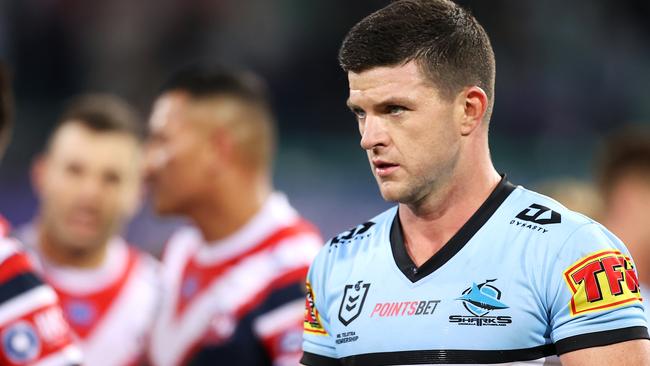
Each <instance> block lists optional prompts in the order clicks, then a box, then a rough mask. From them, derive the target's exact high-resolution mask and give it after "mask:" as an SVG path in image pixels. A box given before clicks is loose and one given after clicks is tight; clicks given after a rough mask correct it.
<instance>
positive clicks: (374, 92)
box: [348, 62, 462, 204]
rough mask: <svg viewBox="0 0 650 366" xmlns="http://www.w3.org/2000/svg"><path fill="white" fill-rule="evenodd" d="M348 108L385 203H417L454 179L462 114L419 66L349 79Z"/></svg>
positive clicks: (378, 70)
mask: <svg viewBox="0 0 650 366" xmlns="http://www.w3.org/2000/svg"><path fill="white" fill-rule="evenodd" d="M348 80H349V85H350V97H349V99H348V106H349V107H350V109H351V110H352V111H353V113H354V114H355V115H356V117H357V120H358V123H359V131H360V133H361V147H362V148H363V149H364V150H366V152H367V154H368V160H369V161H370V167H371V169H372V173H373V175H374V176H375V178H376V180H377V183H378V184H379V189H380V191H381V194H382V196H383V198H384V199H386V200H388V201H397V202H400V203H406V204H409V203H417V202H419V201H421V200H422V199H424V198H425V197H427V196H428V195H429V194H430V193H431V192H433V191H435V189H436V188H437V187H438V186H439V185H440V184H443V183H444V182H445V180H446V179H447V178H449V177H450V176H451V173H452V172H453V170H454V167H455V166H456V163H457V161H458V157H459V150H460V137H461V134H460V132H459V127H458V123H456V119H457V118H459V113H460V111H462V109H461V110H460V111H459V109H458V108H457V104H455V103H454V101H453V100H446V99H443V98H442V97H441V96H440V95H439V94H438V91H437V89H436V88H435V87H434V86H433V84H432V83H431V82H430V81H429V80H428V79H427V78H426V77H425V76H424V75H423V74H422V73H421V71H420V69H419V67H418V66H417V64H416V63H415V62H409V63H407V64H404V65H401V66H395V67H376V68H372V69H369V70H367V71H363V72H360V73H353V72H350V73H348Z"/></svg>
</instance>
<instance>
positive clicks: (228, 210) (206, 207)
mask: <svg viewBox="0 0 650 366" xmlns="http://www.w3.org/2000/svg"><path fill="white" fill-rule="evenodd" d="M221 192H224V194H221ZM271 192H272V188H271V186H270V184H267V183H266V182H265V183H264V184H256V185H254V186H253V187H250V186H249V187H246V186H241V185H240V186H239V187H238V189H234V188H233V189H232V190H220V192H216V191H215V192H214V194H213V195H211V196H210V197H207V196H206V197H204V199H203V200H202V203H201V204H200V205H196V207H195V208H194V210H193V211H192V212H191V213H189V216H190V217H191V219H192V220H193V221H194V223H195V224H196V226H197V227H198V228H199V230H200V231H201V233H202V234H203V238H204V240H205V241H206V243H212V242H215V241H218V240H221V239H224V238H226V237H228V236H230V235H232V234H234V233H235V232H237V231H238V230H240V229H241V228H242V227H244V226H245V225H246V224H247V223H248V222H249V221H250V220H251V219H252V218H253V217H254V216H255V215H256V214H257V213H258V212H260V210H261V209H262V207H263V206H264V203H265V202H266V200H267V199H268V197H269V196H270V194H271Z"/></svg>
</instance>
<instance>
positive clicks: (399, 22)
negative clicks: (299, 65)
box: [339, 0, 495, 118]
mask: <svg viewBox="0 0 650 366" xmlns="http://www.w3.org/2000/svg"><path fill="white" fill-rule="evenodd" d="M409 61H416V62H417V63H418V64H419V66H420V68H421V70H422V71H423V72H424V73H425V75H427V76H428V77H429V78H430V79H431V81H433V83H434V85H435V86H436V87H437V88H438V89H439V90H440V91H441V93H442V95H443V96H444V97H451V96H452V95H454V94H455V93H457V92H458V91H460V90H461V89H462V88H463V87H465V86H468V85H478V86H480V87H481V88H482V89H484V90H485V93H486V94H487V96H488V98H489V100H490V102H491V103H490V105H491V104H492V101H493V96H494V77H495V61H494V51H493V50H492V45H491V44H490V39H489V38H488V36H487V33H486V32H485V29H483V27H482V26H481V25H480V24H479V22H478V21H477V20H476V18H474V16H472V14H470V13H469V12H468V11H467V10H465V9H463V8H462V7H460V6H459V5H457V4H455V3H453V2H452V1H449V0H398V1H395V2H393V3H391V4H389V5H387V6H386V7H384V8H383V9H380V10H378V11H376V12H374V13H373V14H370V15H369V16H367V17H365V18H364V19H363V20H361V21H360V22H359V23H357V24H356V25H355V26H354V27H352V29H351V30H350V31H349V32H348V34H347V36H346V37H345V39H344V40H343V44H342V45H341V49H340V51H339V63H340V64H341V67H342V68H343V70H345V71H352V72H356V73H358V72H362V71H365V70H368V69H371V68H373V67H378V66H396V65H399V64H405V63H407V62H409ZM490 109H491V108H489V109H488V112H489V111H490ZM487 116H488V118H489V113H488V114H487Z"/></svg>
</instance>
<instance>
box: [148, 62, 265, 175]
mask: <svg viewBox="0 0 650 366" xmlns="http://www.w3.org/2000/svg"><path fill="white" fill-rule="evenodd" d="M174 91H180V92H184V93H187V94H188V95H189V96H190V98H191V99H192V100H194V101H204V100H212V99H214V98H221V97H226V98H235V99H236V100H237V101H240V102H242V103H243V105H244V106H245V107H246V108H245V109H246V110H247V111H248V112H251V113H254V114H253V115H255V116H257V117H252V118H245V120H241V121H236V123H237V126H238V127H243V128H245V130H246V131H247V132H246V133H244V134H240V135H239V138H240V141H239V142H240V144H239V148H240V151H241V153H242V155H241V156H242V157H244V159H245V161H246V162H247V163H249V164H250V165H251V166H253V167H262V168H267V167H270V165H271V162H272V161H273V155H274V153H275V147H276V128H275V120H274V118H273V113H272V111H271V107H270V102H269V97H268V92H267V87H266V84H265V83H264V81H263V80H262V79H261V78H260V77H258V76H257V75H256V74H254V73H252V72H250V71H245V70H237V69H234V68H228V67H225V66H203V65H192V66H187V67H185V68H183V69H181V70H179V71H177V72H176V73H175V74H173V75H172V77H171V78H170V79H169V80H168V81H167V82H166V83H165V84H164V85H163V87H162V88H161V90H160V94H165V93H168V92H174ZM249 107H250V108H249Z"/></svg>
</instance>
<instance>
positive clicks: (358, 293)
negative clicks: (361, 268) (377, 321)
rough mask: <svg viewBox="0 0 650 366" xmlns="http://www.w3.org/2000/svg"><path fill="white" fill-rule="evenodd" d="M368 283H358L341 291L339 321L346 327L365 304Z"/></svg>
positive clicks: (357, 315)
mask: <svg viewBox="0 0 650 366" xmlns="http://www.w3.org/2000/svg"><path fill="white" fill-rule="evenodd" d="M369 288H370V284H369V283H363V281H358V282H357V283H356V284H354V285H346V286H345V290H344V291H343V300H341V307H340V308H339V320H340V321H341V323H343V325H345V326H346V327H347V326H348V324H350V323H352V321H354V319H356V318H358V317H359V315H360V314H361V309H362V308H363V304H364V303H365V302H366V295H368V289H369Z"/></svg>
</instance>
